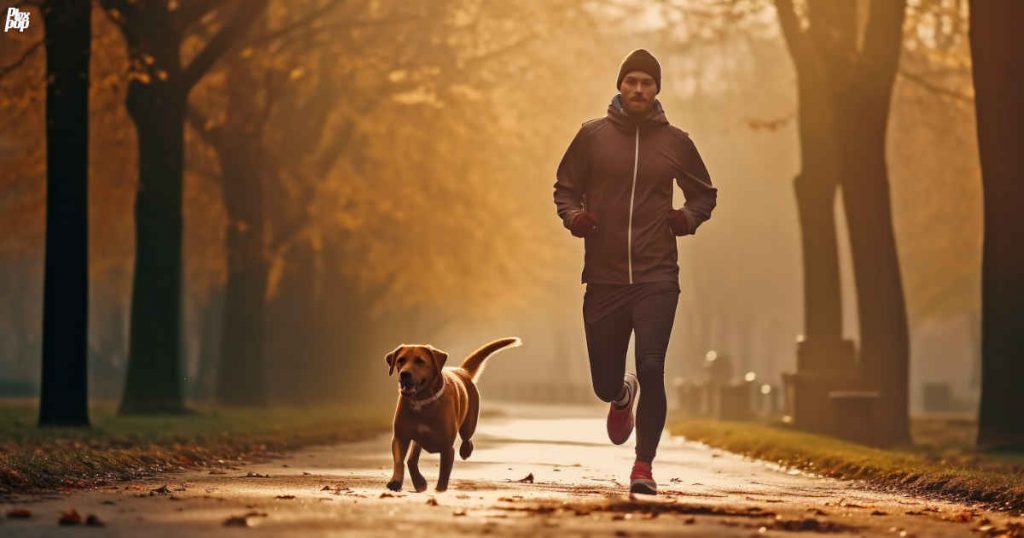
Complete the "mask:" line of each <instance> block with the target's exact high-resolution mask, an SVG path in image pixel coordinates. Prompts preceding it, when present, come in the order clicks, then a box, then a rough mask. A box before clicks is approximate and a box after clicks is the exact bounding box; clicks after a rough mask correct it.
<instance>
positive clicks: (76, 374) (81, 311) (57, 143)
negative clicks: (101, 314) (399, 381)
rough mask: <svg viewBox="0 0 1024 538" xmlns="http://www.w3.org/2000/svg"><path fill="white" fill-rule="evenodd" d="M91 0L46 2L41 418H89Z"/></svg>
mask: <svg viewBox="0 0 1024 538" xmlns="http://www.w3.org/2000/svg"><path fill="white" fill-rule="evenodd" d="M91 7H92V4H91V2H89V1H87V0H75V1H73V2H66V3H64V2H62V3H61V5H60V7H59V8H58V7H57V6H54V5H52V4H48V5H45V6H44V7H43V18H44V24H45V26H46V73H47V85H46V188H47V193H46V262H45V264H46V265H45V266H46V269H45V271H46V272H45V277H44V284H43V287H44V291H43V373H42V390H41V396H40V402H39V425H40V426H55V425H62V426H88V425H89V409H88V403H89V402H88V375H87V368H86V363H87V357H88V334H89V331H88V325H89V247H88V240H89V227H88V224H89V214H88V204H87V194H88V189H89V45H90V38H91V33H92V31H91V20H90V16H91Z"/></svg>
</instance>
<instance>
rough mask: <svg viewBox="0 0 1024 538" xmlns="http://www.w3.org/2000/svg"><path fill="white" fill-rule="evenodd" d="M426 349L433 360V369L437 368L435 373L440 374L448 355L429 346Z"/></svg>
mask: <svg viewBox="0 0 1024 538" xmlns="http://www.w3.org/2000/svg"><path fill="white" fill-rule="evenodd" d="M426 347H427V350H429V351H430V355H431V356H432V357H433V358H434V367H435V368H437V373H441V369H442V368H444V362H445V361H446V360H448V354H447V353H445V352H444V351H441V350H440V349H437V348H436V347H434V346H432V345H429V344H428V345H427V346H426Z"/></svg>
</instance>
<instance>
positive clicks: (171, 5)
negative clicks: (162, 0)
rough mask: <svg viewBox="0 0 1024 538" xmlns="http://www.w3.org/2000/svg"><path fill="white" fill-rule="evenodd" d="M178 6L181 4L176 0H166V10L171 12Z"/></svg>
mask: <svg viewBox="0 0 1024 538" xmlns="http://www.w3.org/2000/svg"><path fill="white" fill-rule="evenodd" d="M180 7H181V4H179V3H178V0H168V1H167V11H168V12H172V13H173V12H175V11H178V8H180Z"/></svg>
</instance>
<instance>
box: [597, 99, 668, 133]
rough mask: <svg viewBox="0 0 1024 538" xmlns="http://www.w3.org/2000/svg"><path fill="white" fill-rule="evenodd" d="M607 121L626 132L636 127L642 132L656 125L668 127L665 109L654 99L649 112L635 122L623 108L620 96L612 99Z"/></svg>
mask: <svg viewBox="0 0 1024 538" xmlns="http://www.w3.org/2000/svg"><path fill="white" fill-rule="evenodd" d="M608 120H609V121H611V122H612V123H613V124H615V126H616V127H618V128H620V129H623V130H626V131H633V130H634V129H636V128H637V127H639V128H640V129H641V130H643V129H648V128H650V127H654V126H657V125H668V118H667V117H665V109H664V108H662V106H661V101H659V100H658V99H654V104H653V105H652V107H651V111H650V112H649V113H648V114H647V115H646V116H644V117H643V118H641V119H640V120H639V121H637V119H636V118H634V117H633V116H630V115H629V113H628V112H626V109H625V108H623V106H622V95H621V94H619V95H616V96H615V97H612V102H611V103H609V104H608Z"/></svg>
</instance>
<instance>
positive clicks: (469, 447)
mask: <svg viewBox="0 0 1024 538" xmlns="http://www.w3.org/2000/svg"><path fill="white" fill-rule="evenodd" d="M472 453H473V441H470V440H468V439H467V440H465V441H463V442H462V445H461V446H459V456H461V457H462V459H466V458H468V457H469V455H470V454H472Z"/></svg>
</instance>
